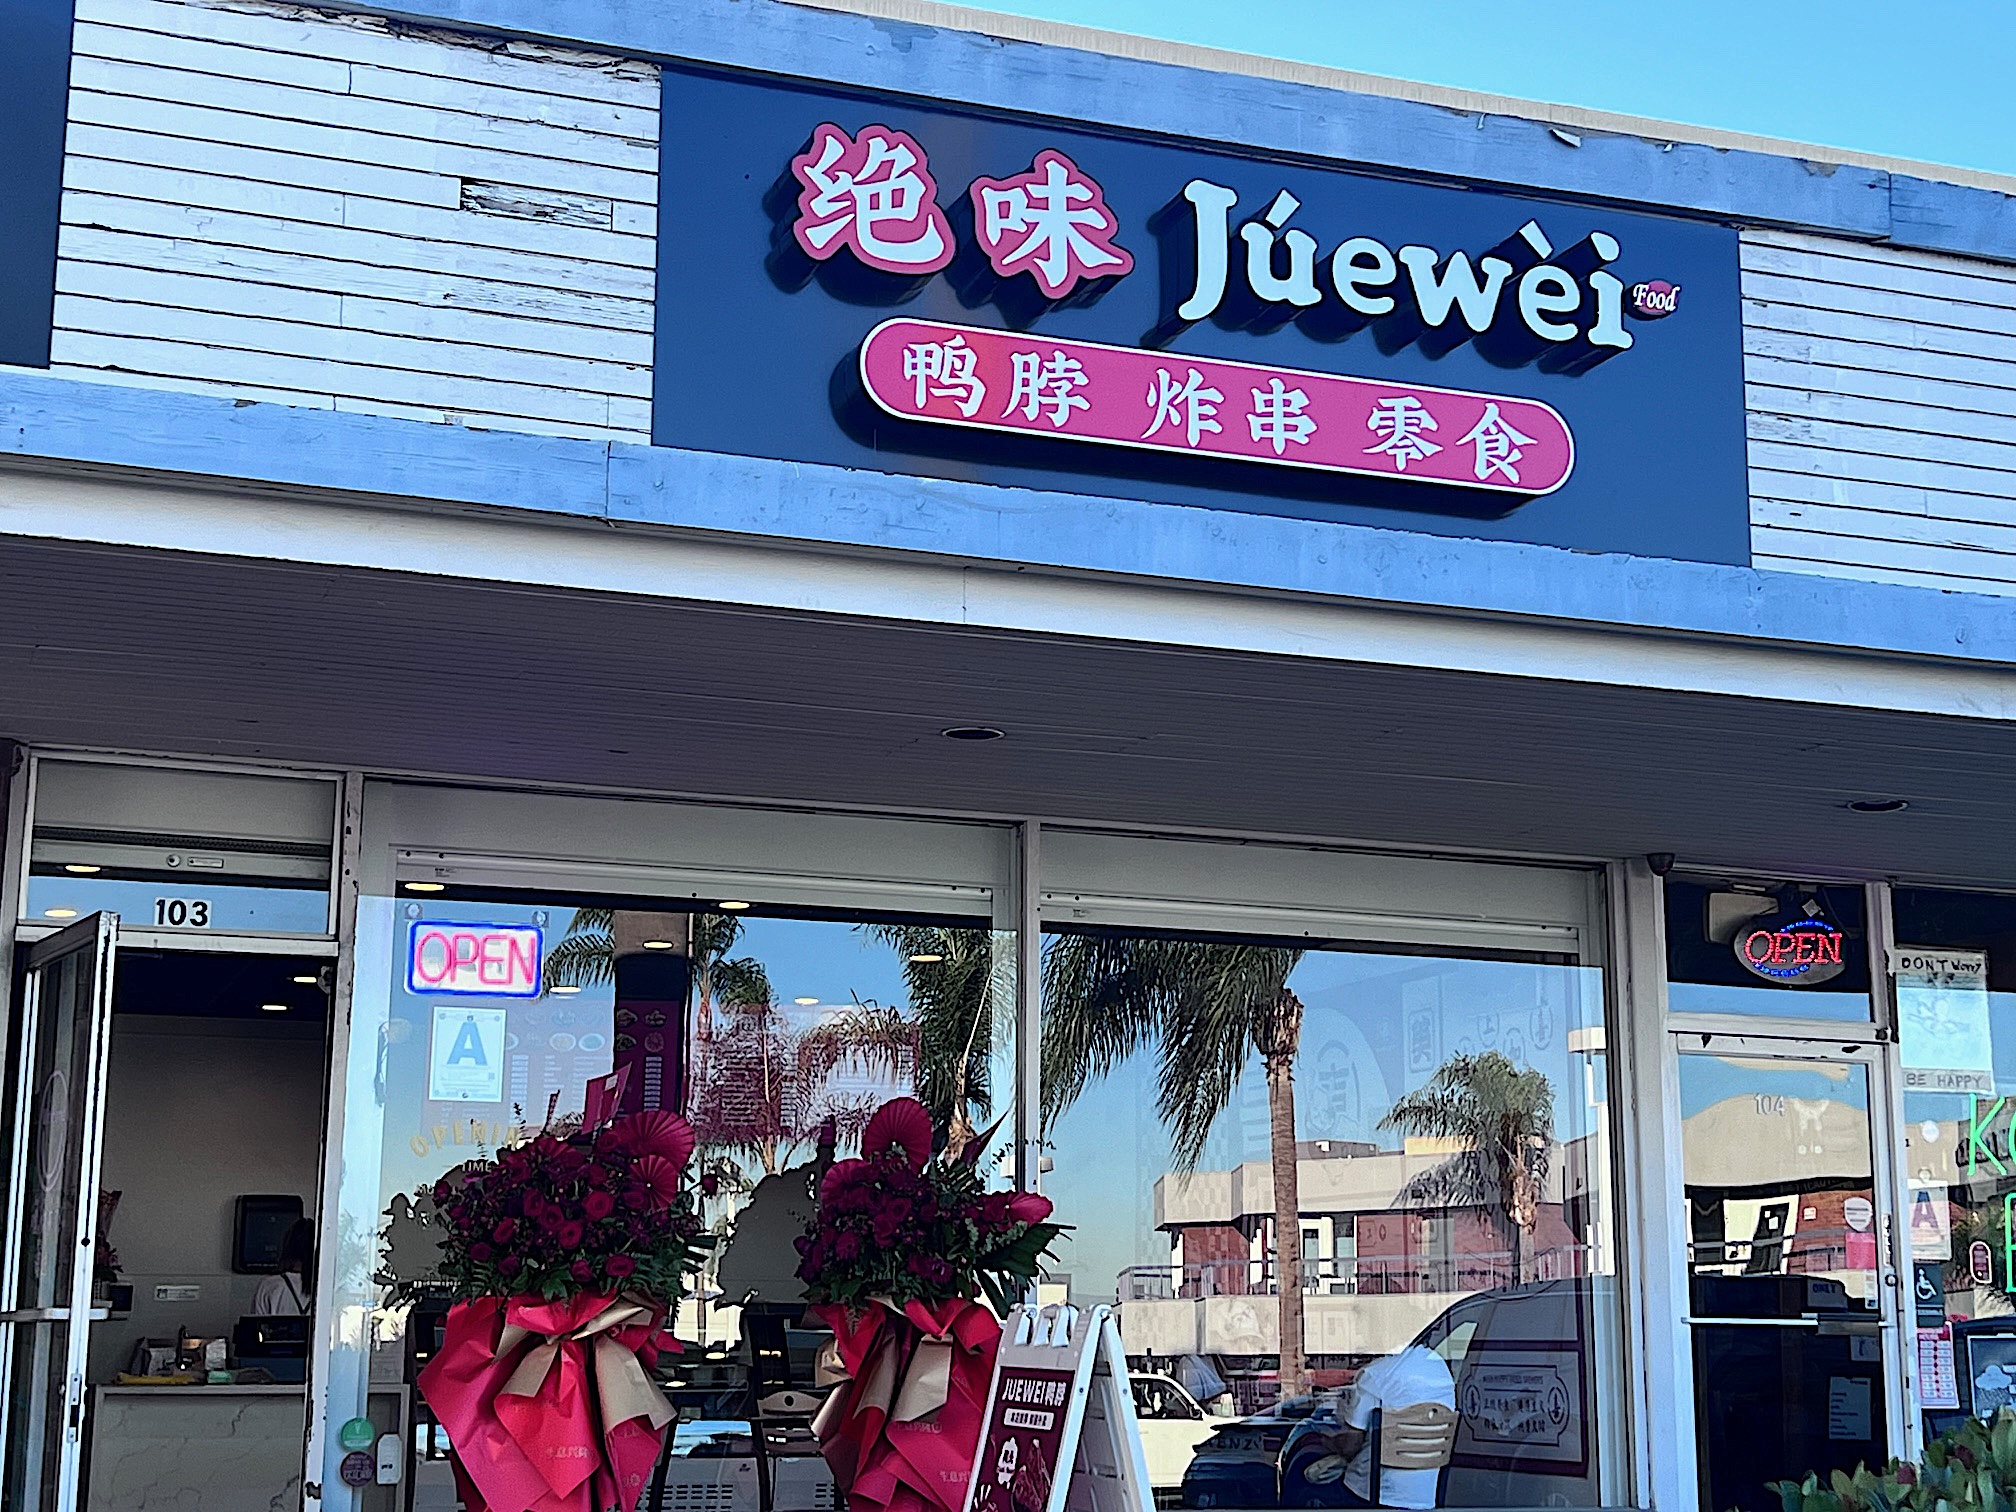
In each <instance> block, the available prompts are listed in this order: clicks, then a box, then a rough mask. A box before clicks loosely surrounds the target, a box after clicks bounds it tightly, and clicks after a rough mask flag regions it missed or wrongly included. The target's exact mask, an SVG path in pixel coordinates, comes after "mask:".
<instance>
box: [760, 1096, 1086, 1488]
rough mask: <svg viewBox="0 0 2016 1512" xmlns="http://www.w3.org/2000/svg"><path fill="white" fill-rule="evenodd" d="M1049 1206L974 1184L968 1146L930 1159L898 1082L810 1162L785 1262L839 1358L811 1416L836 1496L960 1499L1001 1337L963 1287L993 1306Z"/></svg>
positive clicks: (1035, 1250) (1024, 1273)
mask: <svg viewBox="0 0 2016 1512" xmlns="http://www.w3.org/2000/svg"><path fill="white" fill-rule="evenodd" d="M972 1148H973V1150H974V1152H975V1153H976V1154H977V1153H978V1148H979V1147H978V1145H977V1144H976V1145H974V1146H973V1147H972ZM1049 1216H1050V1203H1049V1201H1048V1200H1047V1199H1045V1198H1043V1197H1040V1196H1038V1195H1037V1194H1036V1193H1034V1192H990V1191H987V1190H986V1189H985V1187H984V1186H983V1185H982V1184H981V1181H980V1177H979V1174H978V1173H977V1172H976V1171H975V1170H974V1169H973V1167H972V1164H971V1162H970V1161H968V1160H953V1159H946V1158H943V1157H941V1158H939V1159H936V1160H934V1159H932V1158H931V1116H930V1114H929V1113H928V1112H926V1111H925V1108H924V1106H923V1104H921V1103H919V1102H917V1101H916V1100H914V1099H912V1098H907V1097H905V1098H898V1099H897V1100H896V1101H894V1102H891V1103H887V1104H885V1105H884V1106H883V1107H882V1108H881V1109H880V1110H879V1111H878V1112H877V1113H876V1114H875V1116H874V1118H872V1119H871V1120H869V1123H868V1129H867V1132H866V1134H864V1135H863V1137H862V1141H861V1158H860V1159H859V1160H844V1161H841V1162H839V1163H838V1164H837V1165H835V1166H833V1167H832V1169H830V1170H829V1171H828V1172H827V1173H826V1177H825V1179H824V1181H822V1182H821V1183H820V1187H819V1211H818V1214H817V1216H816V1217H815V1218H814V1219H813V1222H812V1225H811V1227H810V1228H809V1229H808V1230H807V1232H806V1233H805V1235H804V1237H803V1238H801V1239H799V1241H798V1252H799V1255H800V1256H801V1262H800V1264H799V1267H798V1274H799V1276H800V1277H801V1278H803V1280H804V1282H805V1290H806V1295H807V1296H809V1297H810V1298H811V1299H812V1301H813V1303H814V1304H815V1305H814V1307H813V1312H814V1313H815V1314H817V1315H818V1316H819V1317H820V1318H821V1319H822V1320H823V1321H825V1322H826V1323H827V1324H829V1325H830V1326H831V1327H832V1329H833V1335H834V1343H835V1346H836V1348H837V1352H838V1354H839V1357H840V1367H841V1369H842V1370H843V1371H844V1372H845V1377H846V1378H845V1379H844V1380H842V1381H841V1383H840V1384H839V1385H838V1386H836V1387H835V1388H834V1390H833V1393H832V1395H830V1396H829V1397H827V1399H826V1401H825V1403H824V1405H823V1406H822V1407H821V1409H820V1412H819V1416H818V1418H817V1419H816V1421H815V1423H814V1428H815V1430H816V1431H817V1433H818V1435H819V1441H820V1447H821V1449H822V1450H823V1451H824V1452H825V1455H826V1461H827V1463H828V1464H829V1465H831V1466H832V1467H833V1476H834V1479H835V1480H836V1481H837V1482H838V1483H839V1486H840V1488H841V1490H843V1491H844V1492H845V1493H846V1494H847V1499H848V1504H849V1507H850V1509H851V1512H958V1509H959V1508H960V1507H961V1506H962V1505H963V1504H964V1502H965V1499H966V1482H967V1479H968V1476H969V1475H970V1473H971V1469H972V1463H973V1455H974V1452H975V1450H976V1449H977V1448H978V1446H979V1442H980V1426H981V1416H982V1413H983V1411H984V1409H985V1406H986V1401H987V1383H988V1380H989V1378H990V1377H991V1376H992V1375H993V1372H994V1354H995V1351H996V1350H997V1349H998V1348H999V1346H1000V1342H1001V1324H1000V1321H999V1318H998V1317H997V1316H996V1313H995V1311H990V1310H989V1309H988V1308H987V1307H986V1306H983V1305H982V1304H981V1303H980V1302H978V1301H976V1300H975V1298H976V1297H977V1296H979V1295H982V1294H984V1295H985V1296H986V1298H987V1299H988V1301H989V1302H991V1303H993V1305H994V1308H995V1309H998V1310H1000V1311H1006V1309H1007V1307H1008V1305H1009V1304H1010V1303H1011V1302H1013V1301H1014V1300H1015V1299H1016V1298H1017V1297H1018V1296H1020V1295H1021V1293H1022V1292H1023V1291H1024V1290H1025V1289H1026V1288H1027V1287H1028V1285H1029V1283H1030V1282H1031V1281H1032V1280H1034V1279H1035V1277H1036V1274H1037V1272H1038V1270H1039V1269H1040V1267H1041V1264H1042V1259H1043V1256H1044V1254H1045V1252H1046V1251H1048V1249H1049V1247H1050V1244H1051V1242H1052V1241H1053V1240H1055V1239H1056V1237H1057V1235H1058V1234H1060V1233H1062V1232H1063V1230H1062V1229H1061V1228H1060V1227H1059V1226H1058V1225H1057V1224H1054V1223H1049V1222H1046V1221H1045V1220H1046V1219H1048V1218H1049Z"/></svg>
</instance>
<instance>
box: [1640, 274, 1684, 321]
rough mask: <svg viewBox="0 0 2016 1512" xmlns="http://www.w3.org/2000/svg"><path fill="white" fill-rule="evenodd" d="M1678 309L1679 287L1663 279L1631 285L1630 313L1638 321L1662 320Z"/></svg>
mask: <svg viewBox="0 0 2016 1512" xmlns="http://www.w3.org/2000/svg"><path fill="white" fill-rule="evenodd" d="M1679 308H1680V285H1678V284H1675V283H1668V282H1666V280H1665V279H1663V278H1653V279H1648V280H1647V281H1646V282H1644V283H1635V284H1633V285H1631V313H1632V314H1633V315H1636V316H1637V317H1638V318H1639V319H1640V320H1664V319H1665V318H1666V317H1667V316H1668V315H1671V314H1672V313H1673V312H1674V311H1675V310H1677V309H1679Z"/></svg>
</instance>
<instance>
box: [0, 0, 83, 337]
mask: <svg viewBox="0 0 2016 1512" xmlns="http://www.w3.org/2000/svg"><path fill="white" fill-rule="evenodd" d="M72 3H73V0H0V102H4V105H0V163H4V164H6V172H5V173H0V363H8V364H12V365H14V366H17V367H47V366H48V365H49V326H50V317H51V313H52V311H53V309H54V306H55V302H56V226H57V212H58V209H59V207H60V204H61V201H62V197H63V125H64V118H65V115H66V114H67V111H68V103H69V95H70V25H71V8H72Z"/></svg>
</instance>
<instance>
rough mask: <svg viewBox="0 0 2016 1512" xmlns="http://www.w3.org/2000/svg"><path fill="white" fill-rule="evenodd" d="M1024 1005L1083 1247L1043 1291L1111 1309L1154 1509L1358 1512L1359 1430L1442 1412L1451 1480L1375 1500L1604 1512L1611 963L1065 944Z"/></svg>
mask: <svg viewBox="0 0 2016 1512" xmlns="http://www.w3.org/2000/svg"><path fill="white" fill-rule="evenodd" d="M1043 1011H1044V1018H1043V1036H1042V1059H1043V1097H1044V1113H1045V1127H1046V1138H1047V1139H1048V1141H1049V1148H1050V1150H1051V1152H1052V1159H1053V1162H1054V1170H1053V1171H1052V1173H1051V1174H1050V1175H1049V1176H1047V1177H1046V1178H1045V1183H1044V1189H1045V1191H1046V1193H1048V1194H1049V1195H1051V1196H1052V1197H1053V1198H1055V1200H1056V1202H1057V1204H1058V1209H1059V1212H1060V1215H1061V1216H1063V1217H1065V1218H1066V1219H1067V1220H1069V1221H1071V1222H1073V1223H1075V1224H1076V1227H1075V1228H1074V1229H1073V1230H1072V1232H1071V1233H1069V1234H1068V1235H1066V1237H1065V1240H1064V1242H1063V1244H1062V1245H1061V1246H1060V1249H1061V1258H1060V1259H1059V1261H1058V1262H1057V1265H1056V1267H1055V1269H1056V1274H1055V1275H1054V1276H1053V1278H1052V1280H1051V1281H1050V1283H1049V1284H1048V1286H1047V1287H1046V1292H1047V1294H1048V1295H1050V1296H1054V1297H1056V1298H1057V1299H1059V1300H1069V1301H1071V1302H1073V1303H1078V1304H1090V1303H1100V1302H1106V1303H1113V1304H1116V1305H1117V1306H1118V1308H1119V1312H1120V1319H1121V1333H1122V1337H1123V1339H1124V1340H1125V1343H1126V1347H1127V1351H1128V1355H1129V1359H1130V1362H1131V1363H1132V1364H1133V1365H1134V1366H1135V1367H1136V1368H1137V1370H1138V1372H1139V1373H1138V1375H1137V1377H1136V1383H1137V1384H1136V1391H1137V1396H1139V1397H1141V1399H1142V1408H1143V1412H1142V1430H1143V1436H1144V1441H1145V1443H1146V1447H1147V1455H1148V1466H1149V1477H1150V1480H1151V1482H1152V1483H1153V1485H1154V1489H1155V1492H1156V1495H1157V1497H1158V1498H1159V1499H1164V1500H1173V1499H1179V1498H1180V1500H1181V1502H1182V1504H1183V1505H1186V1506H1233V1507H1257V1506H1275V1505H1284V1506H1325V1505H1346V1504H1349V1496H1348V1495H1347V1492H1348V1493H1355V1494H1358V1495H1364V1494H1365V1493H1366V1491H1367V1488H1368V1484H1369V1475H1370V1466H1371V1463H1372V1462H1373V1460H1374V1459H1375V1458H1376V1455H1375V1454H1374V1453H1373V1452H1372V1451H1371V1450H1370V1449H1369V1448H1368V1444H1369V1439H1368V1438H1367V1437H1366V1435H1365V1434H1363V1433H1361V1432H1360V1431H1359V1430H1362V1429H1366V1428H1367V1427H1368V1426H1369V1425H1371V1424H1372V1423H1373V1421H1374V1419H1373V1418H1372V1416H1371V1414H1372V1412H1373V1411H1374V1409H1375V1408H1377V1409H1379V1410H1381V1411H1397V1410H1398V1409H1400V1408H1402V1407H1408V1406H1418V1405H1419V1404H1421V1403H1424V1402H1438V1403H1440V1404H1441V1405H1442V1406H1444V1407H1446V1408H1450V1409H1453V1412H1454V1417H1453V1431H1452V1433H1451V1435H1450V1440H1449V1443H1448V1444H1447V1446H1446V1448H1447V1451H1448V1452H1447V1455H1446V1462H1445V1464H1444V1466H1443V1467H1442V1468H1441V1469H1439V1470H1434V1471H1424V1472H1413V1473H1412V1474H1411V1479H1412V1480H1415V1481H1422V1480H1424V1479H1425V1481H1426V1482H1428V1483H1430V1484H1427V1485H1423V1486H1414V1485H1410V1486H1407V1487H1396V1486H1394V1485H1392V1484H1391V1483H1390V1482H1388V1483H1385V1484H1384V1485H1383V1487H1382V1494H1384V1495H1385V1496H1387V1497H1388V1499H1389V1504H1396V1505H1419V1506H1436V1505H1442V1506H1547V1505H1562V1506H1565V1505H1595V1504H1597V1503H1598V1502H1599V1500H1601V1488H1600V1487H1599V1481H1600V1479H1601V1477H1600V1475H1599V1461H1600V1455H1599V1448H1600V1447H1601V1446H1600V1444H1599V1439H1600V1436H1601V1434H1602V1433H1603V1432H1604V1431H1606V1430H1607V1428H1608V1427H1609V1425H1610V1423H1611V1422H1612V1421H1613V1420H1612V1418H1611V1414H1612V1413H1613V1412H1614V1411H1617V1410H1619V1409H1620V1408H1621V1395H1620V1390H1619V1381H1618V1377H1617V1365H1616V1355H1615V1352H1614V1351H1615V1338H1614V1325H1613V1318H1614V1312H1615V1308H1616V1296H1615V1276H1616V1257H1615V1252H1614V1243H1613V1229H1612V1224H1611V1218H1610V1208H1609V1200H1608V1191H1609V1186H1610V1172H1611V1154H1610V1139H1611V1134H1610V1118H1609V1111H1610V1110H1609V1107H1608V1094H1607V1090H1606V1088H1607V1071H1606V1066H1605V1044H1604V1032H1603V1022H1604V1020H1603V989H1602V973H1601V971H1600V970H1599V969H1597V968H1595V967H1590V966H1583V965H1580V964H1578V962H1577V960H1576V959H1575V958H1574V957H1573V956H1570V955H1565V954H1564V955H1554V956H1536V955H1533V954H1530V953H1528V954H1521V953H1514V952H1509V951H1508V952H1490V951H1485V950H1482V949H1478V950H1459V949H1449V950H1443V949H1438V948H1434V947H1428V946H1420V945H1416V946H1392V945H1380V944H1377V943H1353V942H1344V941H1334V940H1328V941H1312V940H1309V939H1300V938H1298V939H1294V940H1278V939H1253V938H1241V937H1236V936H1214V935H1209V934H1196V935H1190V934H1171V933H1150V932H1134V931H1128V930H1124V929H1093V928H1074V929H1070V930H1060V931H1057V932H1053V933H1051V934H1049V935H1048V936H1047V938H1046V940H1045V949H1044V982H1043ZM1289 1225H1293V1230H1294V1233H1293V1237H1291V1238H1290V1239H1289V1240H1288V1244H1287V1246H1286V1247H1285V1248H1286V1254H1285V1256H1284V1246H1283V1245H1282V1244H1281V1243H1280V1242H1279V1240H1278V1238H1277V1236H1278V1235H1280V1234H1282V1233H1283V1232H1286V1231H1287V1230H1288V1226H1289ZM1284 1260H1285V1261H1286V1262H1287V1263H1285V1264H1284ZM1284 1272H1286V1274H1284ZM1298 1272H1299V1274H1296V1273H1298ZM1284 1337H1286V1338H1288V1339H1290V1340H1292V1341H1294V1342H1295V1345H1296V1346H1297V1347H1291V1348H1290V1349H1288V1350H1286V1351H1284V1350H1283V1349H1282V1347H1281V1341H1282V1339H1283V1338H1284ZM1151 1398H1152V1400H1151ZM1387 1473H1388V1474H1389V1475H1390V1474H1392V1472H1390V1471H1389V1472H1387ZM1403 1495H1404V1496H1405V1497H1408V1498H1415V1499H1411V1500H1400V1499H1399V1498H1401V1497H1402V1496H1403ZM1421 1498H1425V1499H1421Z"/></svg>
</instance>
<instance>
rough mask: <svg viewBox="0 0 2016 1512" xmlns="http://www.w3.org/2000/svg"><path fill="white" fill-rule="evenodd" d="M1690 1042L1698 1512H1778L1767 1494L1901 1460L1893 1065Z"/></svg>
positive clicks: (1793, 1046) (1795, 1049)
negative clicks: (1897, 1440) (1886, 1088)
mask: <svg viewBox="0 0 2016 1512" xmlns="http://www.w3.org/2000/svg"><path fill="white" fill-rule="evenodd" d="M1676 1041H1677V1044H1678V1046H1679V1048H1680V1052H1681V1053H1680V1056H1679V1092H1680V1116H1681V1162H1682V1166H1683V1169H1684V1172H1685V1184H1686V1192H1685V1201H1686V1206H1687V1212H1686V1220H1687V1232H1688V1235H1689V1244H1688V1266H1687V1271H1688V1295H1689V1314H1690V1316H1689V1318H1688V1323H1689V1327H1690V1332H1691V1335H1692V1346H1693V1356H1694V1397H1695V1423H1696V1432H1697V1442H1698V1445H1699V1448H1698V1453H1699V1464H1700V1484H1701V1505H1702V1507H1703V1509H1704V1512H1728V1509H1731V1508H1738V1509H1741V1512H1776V1509H1777V1508H1778V1506H1779V1498H1778V1497H1777V1495H1776V1494H1775V1493H1773V1492H1771V1491H1769V1490H1768V1489H1767V1488H1768V1485H1769V1483H1771V1482H1773V1481H1778V1480H1797V1479H1800V1478H1802V1477H1804V1476H1805V1475H1806V1474H1807V1472H1809V1471H1818V1472H1819V1473H1820V1475H1821V1478H1822V1480H1823V1481H1824V1480H1825V1478H1826V1476H1827V1473H1828V1472H1829V1471H1830V1470H1834V1469H1842V1470H1852V1469H1853V1468H1854V1467H1855V1465H1856V1464H1857V1463H1859V1462H1865V1461H1866V1462H1867V1463H1869V1464H1871V1465H1879V1464H1881V1463H1882V1462H1883V1461H1885V1460H1886V1459H1888V1458H1889V1455H1890V1443H1891V1427H1890V1416H1891V1392H1890V1389H1889V1381H1890V1367H1889V1365H1888V1363H1887V1361H1888V1360H1889V1359H1891V1358H1894V1354H1895V1351H1894V1349H1886V1347H1885V1339H1886V1334H1889V1333H1890V1332H1891V1331H1892V1330H1894V1328H1895V1305H1896V1301H1895V1299H1896V1286H1895V1282H1896V1275H1895V1257H1894V1252H1893V1248H1892V1246H1893V1244H1894V1233H1895V1230H1894V1227H1893V1226H1892V1225H1891V1223H1890V1222H1889V1220H1888V1218H1887V1216H1886V1215H1887V1213H1888V1211H1889V1209H1888V1201H1887V1198H1888V1192H1887V1183H1886V1182H1885V1181H1884V1180H1883V1179H1882V1176H1881V1173H1882V1172H1883V1171H1884V1169H1885V1168H1884V1166H1883V1165H1882V1164H1881V1163H1880V1157H1881V1156H1882V1154H1883V1153H1884V1151H1885V1150H1886V1148H1887V1146H1886V1145H1885V1144H1884V1142H1883V1140H1882V1136H1881V1134H1880V1133H1879V1131H1880V1130H1881V1129H1882V1128H1884V1127H1885V1125H1886V1122H1887V1121H1886V1120H1884V1119H1880V1118H1875V1117H1872V1113H1871V1108H1872V1103H1873V1105H1874V1106H1877V1107H1880V1106H1882V1104H1881V1101H1880V1092H1879V1088H1880V1085H1881V1084H1880V1081H1879V1077H1878V1055H1879V1050H1878V1047H1877V1046H1875V1045H1872V1044H1841V1043H1821V1044H1814V1043H1807V1042H1799V1041H1785V1040H1771V1039H1760V1038H1755V1037H1749V1036H1734V1035H1706V1034H1686V1035H1681V1036H1677V1037H1676Z"/></svg>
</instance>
